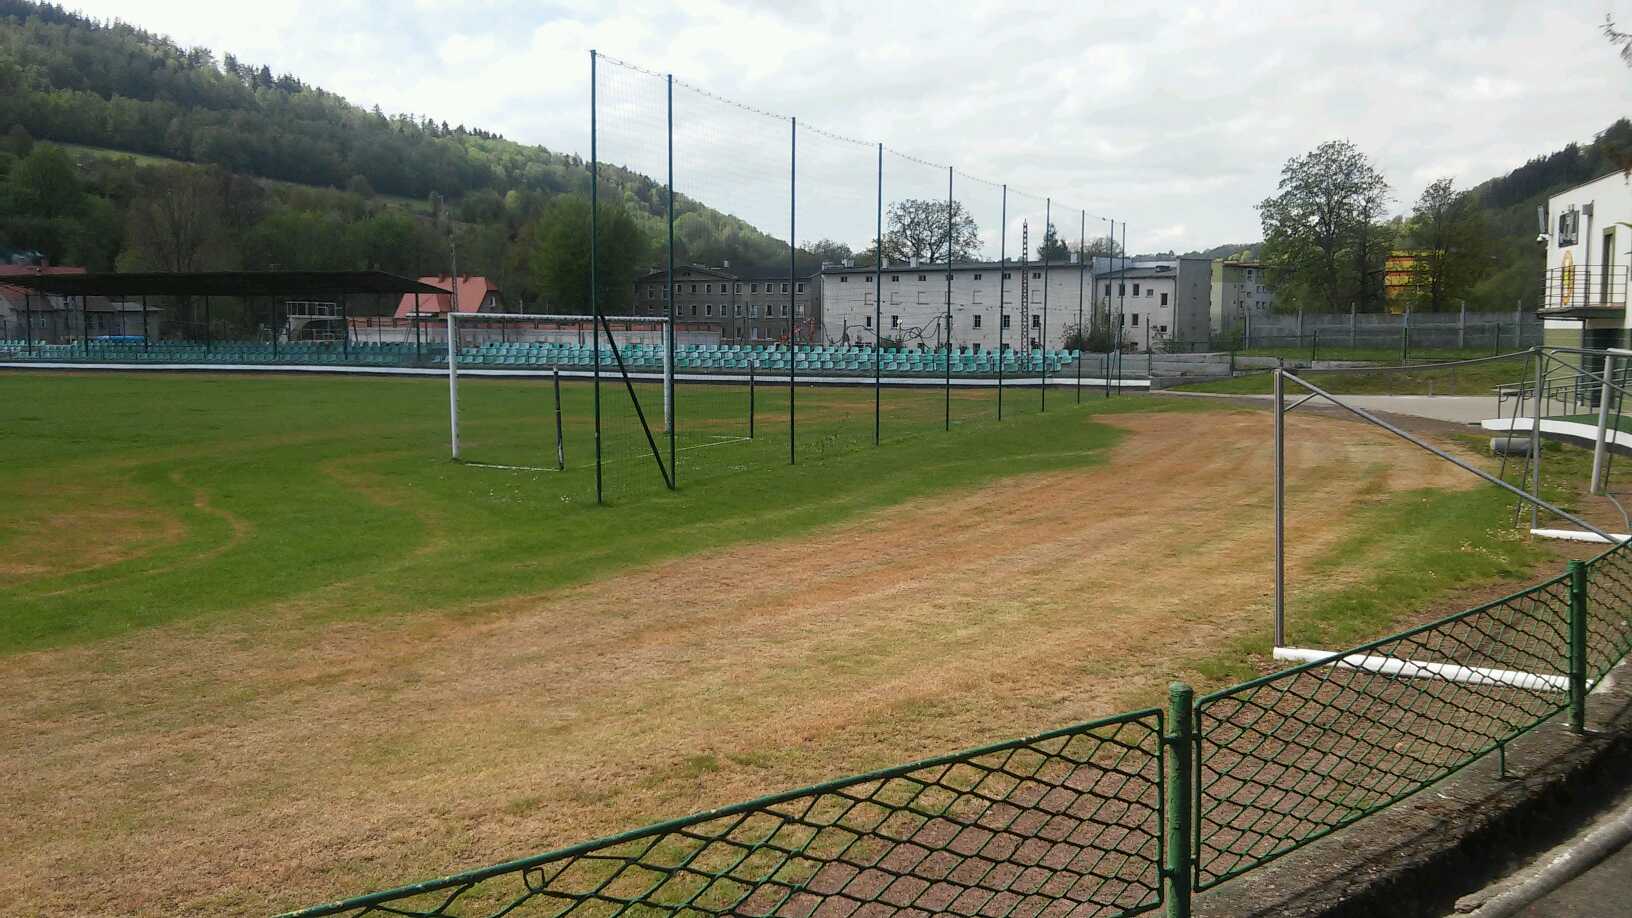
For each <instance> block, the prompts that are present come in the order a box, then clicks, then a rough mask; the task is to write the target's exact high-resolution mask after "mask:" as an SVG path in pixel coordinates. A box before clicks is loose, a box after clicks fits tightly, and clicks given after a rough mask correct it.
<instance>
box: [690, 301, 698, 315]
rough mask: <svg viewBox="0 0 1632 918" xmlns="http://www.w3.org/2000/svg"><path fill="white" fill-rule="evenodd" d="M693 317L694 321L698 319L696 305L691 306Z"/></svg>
mask: <svg viewBox="0 0 1632 918" xmlns="http://www.w3.org/2000/svg"><path fill="white" fill-rule="evenodd" d="M691 317H692V318H693V319H695V318H697V304H696V303H692V304H691Z"/></svg>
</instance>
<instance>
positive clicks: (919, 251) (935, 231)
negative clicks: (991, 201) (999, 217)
mask: <svg viewBox="0 0 1632 918" xmlns="http://www.w3.org/2000/svg"><path fill="white" fill-rule="evenodd" d="M949 215H950V219H949ZM948 222H950V223H951V231H950V232H951V243H952V260H953V261H973V260H974V258H975V254H976V253H977V252H979V251H980V227H979V226H978V225H977V224H976V223H975V218H974V217H971V216H970V215H969V212H968V211H967V210H965V209H964V206H963V204H962V203H961V202H958V201H953V202H951V204H950V205H948V203H947V202H946V201H930V200H924V199H922V198H907V199H905V200H902V201H896V202H894V203H892V204H891V205H890V209H889V212H888V214H887V216H886V217H885V221H884V257H885V258H890V259H894V260H896V261H909V260H911V259H914V258H916V259H918V260H919V261H925V262H935V261H941V260H942V259H944V258H946V252H947V236H948V229H947V224H948Z"/></svg>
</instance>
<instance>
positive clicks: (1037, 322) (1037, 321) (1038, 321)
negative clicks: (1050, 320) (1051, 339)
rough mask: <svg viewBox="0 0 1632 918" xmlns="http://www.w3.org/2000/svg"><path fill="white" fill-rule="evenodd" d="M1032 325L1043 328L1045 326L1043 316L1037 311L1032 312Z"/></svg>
mask: <svg viewBox="0 0 1632 918" xmlns="http://www.w3.org/2000/svg"><path fill="white" fill-rule="evenodd" d="M1031 327H1032V328H1042V327H1043V317H1042V316H1040V315H1038V314H1036V313H1035V312H1034V313H1032V314H1031Z"/></svg>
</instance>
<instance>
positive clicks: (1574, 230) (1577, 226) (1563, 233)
mask: <svg viewBox="0 0 1632 918" xmlns="http://www.w3.org/2000/svg"><path fill="white" fill-rule="evenodd" d="M1580 231H1581V211H1579V210H1576V209H1575V208H1573V207H1572V208H1570V209H1569V210H1566V211H1564V212H1563V213H1561V214H1559V215H1558V245H1559V248H1563V247H1564V246H1567V245H1575V243H1576V242H1577V240H1578V239H1579V234H1580Z"/></svg>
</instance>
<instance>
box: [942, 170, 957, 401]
mask: <svg viewBox="0 0 1632 918" xmlns="http://www.w3.org/2000/svg"><path fill="white" fill-rule="evenodd" d="M954 222H955V221H954V220H953V219H952V167H951V166H947V167H946V422H945V425H944V426H943V427H942V428H941V429H942V430H951V429H952V228H953V223H954Z"/></svg>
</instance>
